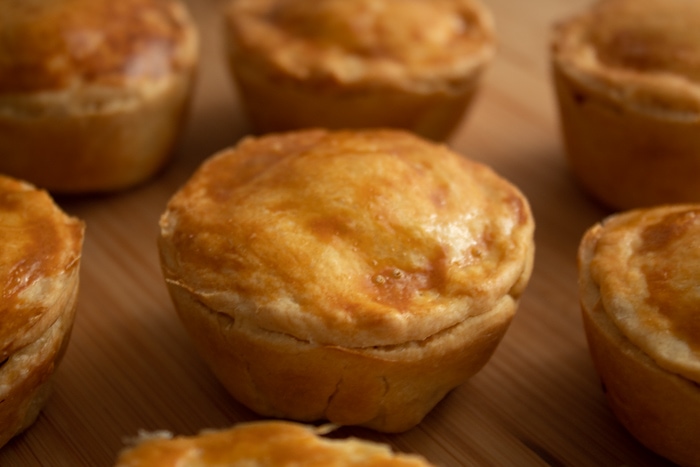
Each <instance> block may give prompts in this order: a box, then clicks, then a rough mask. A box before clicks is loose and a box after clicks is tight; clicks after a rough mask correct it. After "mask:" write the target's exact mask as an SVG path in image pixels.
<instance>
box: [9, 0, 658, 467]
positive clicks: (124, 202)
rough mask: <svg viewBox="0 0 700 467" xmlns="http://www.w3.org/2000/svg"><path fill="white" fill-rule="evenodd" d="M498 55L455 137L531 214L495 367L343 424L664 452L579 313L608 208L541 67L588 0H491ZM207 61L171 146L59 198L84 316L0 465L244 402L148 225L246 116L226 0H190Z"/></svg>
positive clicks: (224, 415)
mask: <svg viewBox="0 0 700 467" xmlns="http://www.w3.org/2000/svg"><path fill="white" fill-rule="evenodd" d="M485 2H486V3H487V4H488V5H489V7H491V9H492V11H493V13H494V17H495V21H496V25H497V30H498V36H499V50H498V54H497V57H496V59H495V62H494V63H493V65H492V67H491V68H490V69H489V71H488V73H487V74H486V76H485V81H484V86H483V89H482V92H481V94H480V97H479V99H478V101H477V102H476V105H475V107H474V108H473V111H472V113H471V114H470V115H469V117H468V118H467V119H466V120H465V122H464V124H463V126H462V127H461V129H460V131H459V133H458V134H457V135H456V137H455V138H454V139H453V141H452V143H451V144H452V146H453V147H454V148H455V149H456V150H457V151H459V152H461V153H463V154H465V155H466V156H468V157H470V158H473V159H476V160H480V161H482V162H486V163H487V164H489V165H491V166H492V167H494V168H495V169H496V170H497V171H498V172H499V173H501V174H502V175H503V176H505V177H506V178H508V179H509V180H511V181H512V182H514V183H515V184H516V185H518V186H519V187H520V188H521V189H522V190H523V192H524V193H525V194H526V195H527V197H528V198H529V200H530V202H531V204H532V208H533V211H534V214H535V218H536V221H537V232H536V242H537V254H536V265H535V270H534V274H533V277H532V280H531V282H530V285H529V287H528V289H527V291H526V293H525V296H524V297H523V300H522V303H521V306H520V309H519V311H518V314H517V316H516V319H515V321H514V323H513V324H512V326H511V328H510V329H509V331H508V333H507V334H506V337H505V339H504V340H503V342H502V344H501V346H500V347H499V349H498V351H497V352H496V354H495V356H494V357H493V359H492V360H491V362H490V363H489V364H488V365H487V367H486V368H485V369H484V370H483V371H482V372H481V373H479V374H478V375H477V376H476V377H474V378H473V379H472V380H471V381H470V382H469V383H467V384H465V385H463V386H461V387H459V388H458V389H456V390H455V391H453V392H452V393H451V394H450V395H449V396H448V397H447V398H446V399H445V400H444V401H443V402H442V403H440V404H439V405H438V407H437V408H436V409H435V410H434V411H433V412H431V413H430V414H429V415H428V417H427V418H426V419H425V420H424V422H423V423H422V424H420V425H419V426H418V427H416V428H415V429H413V430H411V431H409V432H407V433H403V434H399V435H381V434H377V433H373V432H371V431H369V430H362V429H356V428H347V429H343V430H342V432H341V434H342V435H354V436H361V437H365V438H369V439H375V440H380V441H384V442H388V443H390V444H391V445H393V446H394V447H396V449H399V450H403V451H415V452H419V453H421V454H423V455H424V456H426V457H427V458H429V459H430V460H432V461H433V462H435V463H436V464H438V465H442V466H510V465H513V466H516V465H517V466H546V465H550V466H589V465H590V466H618V465H619V466H622V465H627V466H642V465H649V466H657V465H658V466H662V465H666V464H665V462H664V461H663V460H662V459H660V458H658V457H656V456H655V455H653V454H652V453H651V452H649V451H648V450H646V449H645V448H644V447H642V446H641V445H639V444H638V443H637V442H636V441H635V440H634V439H632V438H631V437H630V436H629V435H628V434H627V433H626V432H625V431H624V430H623V429H622V428H621V426H620V425H619V424H618V423H617V422H616V420H615V419H614V418H613V416H612V414H611V413H610V411H609V410H608V407H607V405H606V403H605V400H604V398H603V394H602V391H601V388H600V386H599V382H598V379H597V377H596V375H595V373H594V371H593V367H592V365H591V362H590V359H589V356H588V351H587V348H586V343H585V339H584V336H583V331H582V326H581V321H580V317H579V307H578V298H577V291H576V278H577V277H576V262H575V254H576V248H577V246H578V242H579V240H580V238H581V235H582V234H583V232H584V230H585V229H586V228H588V227H589V226H590V225H592V224H593V223H595V222H596V221H598V220H599V219H601V218H602V217H603V216H605V215H607V214H608V212H606V211H605V210H604V209H602V208H601V207H599V206H597V205H596V204H595V203H593V202H592V201H591V200H590V199H588V198H587V197H586V196H585V195H584V194H583V193H582V192H581V191H580V190H579V188H578V187H577V186H576V184H575V183H574V181H573V180H572V178H571V176H570V174H569V172H568V169H567V166H566V163H565V160H564V156H563V154H562V147H561V142H560V137H559V133H558V125H557V116H556V113H555V107H554V100H553V91H552V87H551V81H550V78H549V65H548V44H547V42H548V36H549V31H550V27H551V25H552V24H553V22H554V21H556V19H557V18H561V17H564V16H566V15H568V14H570V13H572V12H574V11H577V10H578V9H580V8H582V7H584V6H585V5H586V4H587V1H585V0H530V1H526V2H524V1H517V0H485ZM189 4H190V6H191V9H192V11H193V13H194V15H195V17H196V19H197V21H198V22H199V25H200V28H201V31H202V42H203V44H202V45H203V47H202V52H203V63H202V67H201V71H200V76H199V82H198V87H197V92H196V96H195V100H194V103H193V108H192V113H191V116H190V119H189V123H188V127H187V130H186V132H185V133H184V134H183V137H182V140H181V143H180V144H179V146H178V148H177V153H176V154H175V159H174V160H173V163H172V164H171V165H170V166H169V167H168V168H167V170H166V171H164V172H163V173H162V174H161V175H160V176H159V177H157V178H156V179H154V180H153V181H151V182H150V183H148V184H146V185H143V186H141V187H139V188H137V189H134V190H131V191H128V192H125V193H119V194H115V195H111V196H102V197H89V198H71V199H58V202H59V203H60V204H61V205H62V206H63V208H64V209H65V210H67V211H68V212H69V213H71V214H74V215H76V216H79V217H81V218H82V219H84V220H85V221H86V223H87V238H86V242H85V249H84V255H83V265H82V276H81V278H82V283H81V295H80V299H79V308H78V317H77V319H76V323H75V328H74V332H73V335H72V340H71V343H70V347H69V350H68V352H67V354H66V357H65V359H64V361H63V363H62V365H61V367H60V368H59V370H58V373H57V375H56V387H55V392H54V395H53V397H52V398H51V399H50V401H49V404H48V406H47V407H46V409H45V410H44V412H43V414H42V415H41V416H40V417H39V419H38V420H37V422H36V423H35V425H34V426H32V427H31V428H30V429H29V430H28V431H27V432H26V433H25V434H23V435H21V436H19V437H17V438H16V439H14V440H13V441H12V442H11V443H9V444H8V445H7V446H6V447H5V448H4V449H2V450H1V451H0V465H2V466H27V465H47V466H82V465H85V466H109V465H112V464H113V462H114V460H115V458H116V455H117V453H118V451H119V450H120V449H121V448H122V447H123V446H124V442H125V440H127V439H128V438H130V437H132V436H135V435H136V434H137V432H138V430H140V429H145V430H157V429H166V430H170V431H173V432H175V433H178V434H193V433H196V432H197V431H199V430H201V429H203V428H218V427H226V426H229V425H232V424H235V423H236V422H240V421H245V420H253V419H255V418H256V417H255V415H254V414H253V413H251V412H249V411H248V410H247V409H245V408H243V407H242V406H240V405H239V404H237V403H236V402H235V401H234V400H233V399H232V398H231V397H229V396H228V394H227V393H226V392H225V391H224V389H223V388H222V387H221V386H220V385H219V383H218V382H217V380H216V379H215V378H214V377H213V376H212V374H211V373H210V372H209V370H208V369H207V368H206V367H205V365H204V364H203V362H202V361H201V360H200V359H199V357H198V356H197V355H196V353H195V351H194V348H193V347H192V345H191V343H190V342H189V340H188V338H187V336H186V335H185V333H184V330H183V329H182V327H181V324H180V322H179V321H178V320H177V318H176V315H175V313H174V311H173V307H172V304H171V302H170V299H169V297H168V295H167V292H166V289H165V285H164V283H163V280H162V276H161V273H160V269H159V265H158V258H157V251H156V247H155V239H156V235H157V222H158V217H159V216H160V213H161V212H162V211H163V209H164V206H165V203H166V202H167V200H168V198H169V197H170V195H171V194H172V193H173V192H174V191H175V190H176V189H177V188H178V187H179V186H180V184H182V183H183V182H184V181H185V179H186V178H187V177H188V176H189V174H190V173H191V172H192V171H193V170H194V169H195V168H196V167H197V166H198V165H199V163H201V161H202V160H203V159H204V158H206V157H207V156H209V155H211V154H212V153H213V152H214V151H216V150H218V149H221V148H223V147H225V146H228V145H231V144H234V143H235V142H236V141H237V140H238V139H239V138H240V137H241V136H243V135H244V134H245V133H246V127H245V121H244V119H243V118H242V116H241V114H240V111H239V108H238V104H237V99H236V94H235V91H234V88H233V86H232V85H231V83H230V81H229V76H228V73H227V70H226V69H225V66H224V63H223V50H222V44H221V32H222V31H221V18H220V9H221V7H222V5H223V3H222V2H221V1H215V0H191V1H190V2H189Z"/></svg>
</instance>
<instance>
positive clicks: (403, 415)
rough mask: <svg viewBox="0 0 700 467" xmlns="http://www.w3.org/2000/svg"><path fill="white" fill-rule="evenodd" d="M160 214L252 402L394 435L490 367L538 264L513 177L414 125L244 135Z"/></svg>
mask: <svg viewBox="0 0 700 467" xmlns="http://www.w3.org/2000/svg"><path fill="white" fill-rule="evenodd" d="M160 225H161V235H160V240H159V245H160V252H161V261H162V268H163V273H164V276H165V280H166V283H167V285H168V287H169V290H170V293H171V296H172V298H173V300H174V303H175V307H176V309H177V311H178V313H179V315H180V317H181V319H182V321H183V322H184V325H185V327H186V329H187V330H188V331H189V333H190V335H191V336H192V338H193V341H194V342H195V344H196V345H197V347H198V349H199V351H200V352H201V354H202V355H203V356H204V359H205V360H206V361H207V362H208V363H209V365H210V366H211V367H212V369H213V371H214V372H215V373H216V374H217V376H218V377H219V379H220V380H221V381H222V382H223V384H224V385H225V386H226V387H227V388H228V390H229V391H230V392H231V393H232V394H233V395H234V396H235V398H236V399H238V400H239V401H240V402H242V403H243V404H245V405H246V406H248V407H250V408H252V409H253V410H255V411H256V412H258V413H259V414H262V415H265V416H272V417H282V418H289V419H294V420H299V421H312V420H322V419H326V420H329V421H331V422H332V423H334V424H338V425H364V426H367V427H370V428H374V429H376V430H381V431H387V432H396V431H403V430H407V429H409V428H411V427H412V426H414V425H415V424H417V423H418V422H420V420H421V419H422V418H423V417H424V416H425V415H426V413H428V411H430V409H432V407H433V406H434V405H435V404H437V403H438V401H440V400H441V399H442V398H443V397H444V396H445V394H446V393H447V392H448V391H450V390H451V389H453V388H455V387H456V386H458V385H460V384H461V383H463V382H465V381H466V380H467V379H469V377H470V376H472V375H473V374H474V373H476V372H477V371H478V370H479V369H480V368H481V367H482V366H483V365H484V364H485V363H486V362H487V360H488V359H489V358H490V356H491V354H492V353H493V351H494V350H495V348H496V346H497V345H498V343H499V342H500V340H501V338H502V337H503V335H504V333H505V331H506V328H507V327H508V324H509V323H510V321H511V318H512V316H513V313H514V312H515V309H516V305H517V302H518V298H519V296H520V294H521V293H522V292H523V289H524V288H525V285H526V283H527V281H528V279H529V276H530V273H531V269H532V260H533V238H532V236H533V219H532V216H531V213H530V209H529V206H528V203H527V201H526V199H525V198H524V196H523V195H522V194H521V193H520V192H519V191H518V190H517V189H516V188H515V187H513V186H512V185H511V184H510V183H508V182H507V181H505V180H504V179H502V178H500V177H499V176H498V175H496V174H495V173H494V172H493V171H492V170H490V169H489V168H487V167H485V166H483V165H481V164H478V163H475V162H472V161H469V160H467V159H465V158H463V157H461V156H459V155H457V154H456V153H454V152H452V151H450V150H449V149H448V148H447V147H445V146H441V145H437V144H433V143H429V142H427V141H425V140H423V139H421V138H418V137H416V136H414V135H411V134H410V133H407V132H403V131H398V130H373V131H371V130H367V131H335V132H328V131H324V130H307V131H299V132H291V133H283V134H271V135H268V136H265V137H261V138H259V139H255V138H249V139H246V140H244V141H243V142H241V143H240V144H239V145H238V146H236V147H234V148H230V149H227V150H224V151H222V152H220V153H219V154H217V155H215V156H213V157H211V158H210V159H209V160H208V161H207V162H205V163H204V164H203V165H202V167H201V168H200V169H199V170H198V171H197V172H196V173H195V174H194V175H193V176H192V178H191V179H190V180H189V181H188V182H187V183H186V184H185V186H184V187H183V188H182V189H181V190H180V191H179V192H178V193H176V194H175V195H174V196H173V197H172V199H171V200H170V202H169V203H168V206H167V208H166V211H165V212H164V214H163V216H162V217H161V221H160Z"/></svg>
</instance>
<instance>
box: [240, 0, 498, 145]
mask: <svg viewBox="0 0 700 467" xmlns="http://www.w3.org/2000/svg"><path fill="white" fill-rule="evenodd" d="M226 26H227V40H226V43H227V45H228V50H229V64H230V67H231V70H232V74H233V76H234V78H235V82H236V83H237V85H238V91H239V95H240V98H241V101H242V103H243V106H244V108H245V110H246V111H247V114H248V116H249V119H250V123H251V124H252V127H253V130H254V131H255V132H257V133H268V132H273V131H287V130H295V129H301V128H307V127H325V128H334V129H345V128H367V127H395V128H403V129H406V130H411V131H414V132H416V133H418V134H420V135H422V136H425V137H429V138H432V139H437V140H441V139H444V138H447V137H448V136H449V135H450V134H451V132H452V130H454V128H455V127H456V126H457V125H458V124H459V123H460V121H461V120H462V118H463V116H464V114H465V112H466V111H467V109H468V108H469V107H470V105H471V103H472V100H473V98H474V95H475V93H476V91H477V87H478V84H479V82H480V79H481V75H482V73H483V71H484V70H485V68H486V67H487V65H488V63H489V62H490V60H491V58H492V56H493V53H494V48H495V45H494V44H495V37H494V31H493V24H492V19H491V15H490V13H489V11H488V10H487V8H486V7H485V6H484V5H482V3H481V2H480V0H414V1H405V0H233V1H231V2H230V3H229V7H228V9H227V12H226Z"/></svg>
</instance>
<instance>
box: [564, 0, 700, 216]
mask: <svg viewBox="0 0 700 467" xmlns="http://www.w3.org/2000/svg"><path fill="white" fill-rule="evenodd" d="M552 63H553V70H554V82H555V85H556V92H557V97H558V102H559V110H560V120H561V126H562V130H563V136H564V143H565V149H566V153H567V155H568V160H569V162H570V166H571V168H572V170H573V172H574V173H575V175H576V176H577V177H578V179H579V181H580V182H581V184H582V186H583V188H585V190H586V191H587V192H589V193H590V194H591V195H592V196H594V197H595V198H596V199H598V200H599V201H601V202H603V203H604V204H606V205H608V206H610V207H612V208H615V209H630V208H635V207H648V206H651V205H656V204H664V203H678V202H700V184H699V183H698V182H697V181H698V179H699V178H700V2H697V1H695V0H674V1H669V0H606V1H599V2H597V3H595V4H594V5H593V6H592V7H591V8H590V9H589V10H587V11H585V12H583V13H581V14H579V15H577V16H575V17H573V18H570V19H568V20H566V21H563V22H562V23H561V24H559V25H557V28H556V29H555V34H554V37H553V44H552Z"/></svg>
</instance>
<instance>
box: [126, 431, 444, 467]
mask: <svg viewBox="0 0 700 467" xmlns="http://www.w3.org/2000/svg"><path fill="white" fill-rule="evenodd" d="M328 429H329V428H326V427H320V428H315V427H312V426H305V425H300V424H296V423H290V422H279V421H269V422H249V423H241V424H239V425H236V426H234V427H233V428H229V429H226V430H210V431H205V432H202V433H200V434H198V435H195V436H189V437H185V436H179V437H172V436H171V435H169V434H168V433H160V434H155V435H151V436H149V437H145V438H142V439H140V440H137V442H136V445H135V446H134V447H132V448H128V449H126V450H124V451H123V452H122V453H121V455H120V456H119V459H117V463H116V466H115V467H207V466H211V467H214V466H225V465H230V466H233V465H240V466H243V465H245V466H246V467H258V466H260V467H263V466H264V467H431V466H432V464H430V463H429V462H428V461H426V460H425V459H423V458H422V457H420V456H417V455H409V454H397V453H394V452H392V451H391V449H390V448H389V447H388V446H386V445H384V444H379V443H374V442H370V441H364V440H361V439H356V438H350V439H329V438H324V437H323V436H322V435H323V434H324V433H325V431H327V430H328Z"/></svg>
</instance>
